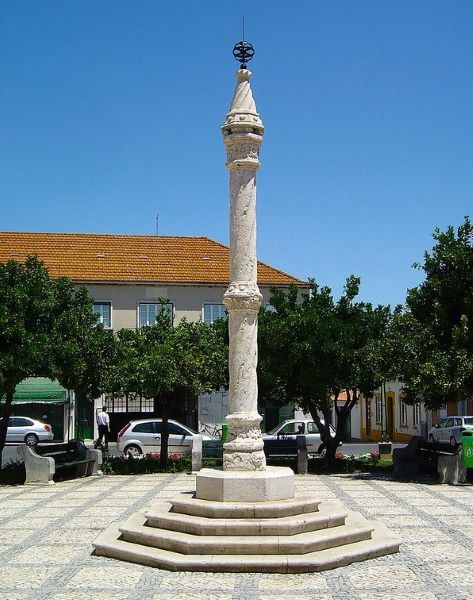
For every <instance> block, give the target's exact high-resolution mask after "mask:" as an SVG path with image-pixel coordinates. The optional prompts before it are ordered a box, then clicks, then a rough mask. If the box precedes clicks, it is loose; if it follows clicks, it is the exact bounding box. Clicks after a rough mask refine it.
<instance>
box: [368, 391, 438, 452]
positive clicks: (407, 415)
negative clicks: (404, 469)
mask: <svg viewBox="0 0 473 600" xmlns="http://www.w3.org/2000/svg"><path fill="white" fill-rule="evenodd" d="M403 399H404V394H403V392H402V382H400V381H389V382H386V383H385V384H384V385H383V386H382V387H381V388H380V389H378V390H377V391H376V393H375V395H374V397H373V398H363V397H361V399H360V439H361V440H363V441H373V442H377V441H380V440H381V439H382V437H386V438H387V439H389V440H390V441H392V442H408V441H409V440H410V439H411V437H412V436H417V435H422V436H425V435H426V432H427V430H428V428H429V427H430V426H431V420H432V416H431V413H430V411H426V410H425V408H424V406H423V405H422V404H421V403H418V404H415V405H414V406H410V405H408V404H406V403H405V402H404V400H403Z"/></svg>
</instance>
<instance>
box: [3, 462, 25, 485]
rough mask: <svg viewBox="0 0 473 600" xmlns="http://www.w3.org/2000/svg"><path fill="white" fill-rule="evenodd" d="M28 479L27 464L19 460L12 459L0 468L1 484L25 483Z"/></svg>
mask: <svg viewBox="0 0 473 600" xmlns="http://www.w3.org/2000/svg"><path fill="white" fill-rule="evenodd" d="M25 479H26V471H25V464H24V463H22V462H21V461H19V460H10V461H9V462H7V464H6V465H4V467H3V468H2V469H1V470H0V484H3V485H23V484H24V483H25Z"/></svg>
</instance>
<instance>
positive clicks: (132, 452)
mask: <svg viewBox="0 0 473 600" xmlns="http://www.w3.org/2000/svg"><path fill="white" fill-rule="evenodd" d="M123 454H126V455H127V456H131V457H132V458H137V457H138V456H141V448H140V447H139V446H136V445H135V444H130V445H129V446H127V447H126V448H125V450H123Z"/></svg>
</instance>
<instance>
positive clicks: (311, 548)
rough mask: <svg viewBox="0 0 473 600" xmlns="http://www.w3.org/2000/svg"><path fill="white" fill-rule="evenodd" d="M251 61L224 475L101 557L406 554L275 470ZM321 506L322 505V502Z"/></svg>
mask: <svg viewBox="0 0 473 600" xmlns="http://www.w3.org/2000/svg"><path fill="white" fill-rule="evenodd" d="M237 46H240V47H239V48H237V52H235V51H234V55H235V58H237V60H238V61H239V62H240V63H241V68H240V69H238V71H237V85H236V89H235V93H234V95H233V100H232V104H231V107H230V111H229V113H228V114H227V116H226V119H225V123H224V125H223V127H222V132H223V140H224V143H225V147H226V150H227V168H228V170H229V172H230V285H229V287H228V289H227V291H226V292H225V294H224V302H225V305H226V307H227V310H228V321H229V334H230V335H229V338H230V350H229V352H230V353H229V370H230V414H229V415H227V417H226V421H227V423H228V426H229V438H228V441H227V442H226V443H225V444H224V454H223V469H202V470H201V471H199V472H198V473H197V475H196V493H195V496H193V497H189V496H188V495H187V494H181V495H180V497H177V498H176V499H174V500H172V501H171V502H160V503H158V504H156V505H155V506H154V507H152V508H151V509H149V510H148V511H146V512H144V513H143V512H142V513H137V514H136V515H133V516H132V517H130V518H129V519H128V521H126V522H125V523H123V524H122V525H120V526H117V524H113V523H112V524H111V525H110V526H109V527H108V528H107V529H106V530H105V531H104V532H103V533H102V534H101V535H100V536H99V538H98V539H97V540H96V541H95V542H94V546H95V552H96V553H97V554H99V555H103V556H110V557H115V558H121V559H124V560H130V561H132V562H138V563H142V564H145V565H151V566H156V567H161V568H165V569H171V570H183V571H212V572H215V571H234V572H238V573H240V572H244V571H250V572H252V571H263V572H273V573H301V572H310V571H322V570H325V569H332V568H334V567H339V566H342V565H347V564H350V563H352V562H355V561H360V560H366V559H368V558H375V557H377V556H383V555H384V554H390V553H392V552H397V551H398V549H399V539H398V538H397V537H396V536H394V535H392V534H391V533H390V532H389V531H388V530H387V529H386V528H385V527H384V526H383V525H382V524H380V523H374V522H370V521H367V520H366V519H365V518H364V517H363V516H362V515H360V514H357V513H353V512H348V511H347V510H346V509H345V507H343V506H340V505H337V504H335V503H326V504H325V505H324V504H323V503H321V502H320V501H319V500H318V499H317V497H316V496H313V495H312V494H303V493H300V492H297V491H296V487H295V480H294V473H293V471H292V470H291V469H289V468H288V467H271V466H268V467H267V466H266V460H265V455H264V452H263V441H262V438H261V430H260V422H261V417H260V416H259V414H258V411H257V399H258V385H257V380H256V365H257V362H258V358H257V323H258V310H259V308H260V306H261V293H260V291H259V289H258V284H257V278H256V271H257V268H256V267H257V262H256V171H257V170H258V168H259V166H260V163H259V149H260V146H261V143H262V141H263V123H262V122H261V119H260V116H259V114H258V112H257V110H256V105H255V102H254V100H253V94H252V92H251V87H250V78H251V73H250V71H249V70H248V69H247V68H246V62H247V61H248V60H250V58H251V56H252V54H251V56H250V55H249V53H248V43H247V42H240V43H239V44H237ZM319 505H320V506H319Z"/></svg>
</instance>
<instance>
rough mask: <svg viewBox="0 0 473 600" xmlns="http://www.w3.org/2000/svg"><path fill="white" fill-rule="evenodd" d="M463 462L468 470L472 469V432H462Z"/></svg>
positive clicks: (467, 430) (466, 430) (468, 430)
mask: <svg viewBox="0 0 473 600" xmlns="http://www.w3.org/2000/svg"><path fill="white" fill-rule="evenodd" d="M461 444H462V450H463V462H464V463H465V466H466V467H467V468H468V469H473V430H470V429H465V431H462V439H461Z"/></svg>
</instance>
